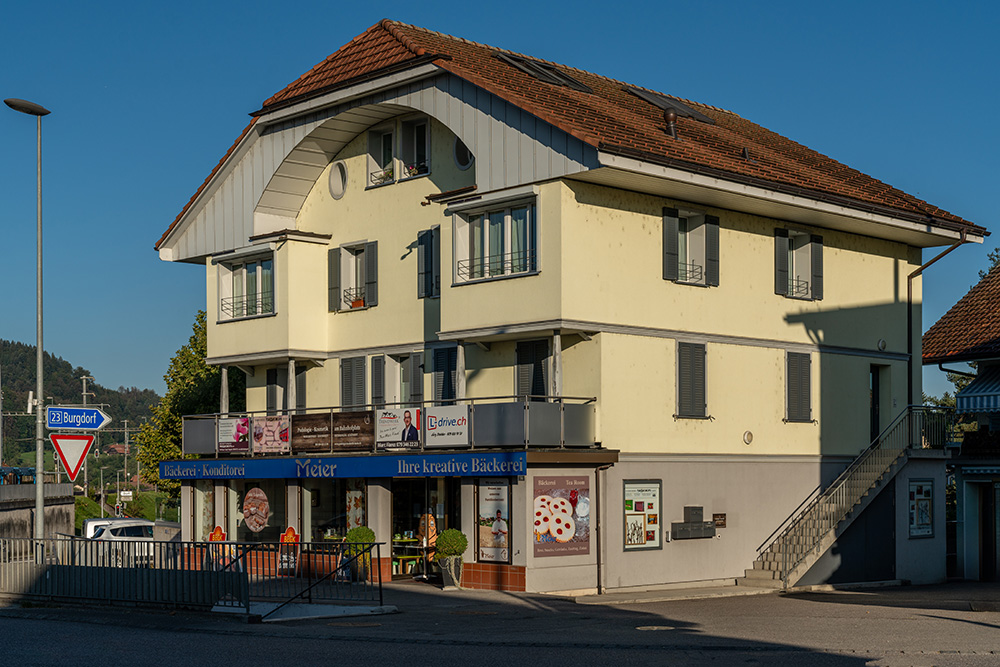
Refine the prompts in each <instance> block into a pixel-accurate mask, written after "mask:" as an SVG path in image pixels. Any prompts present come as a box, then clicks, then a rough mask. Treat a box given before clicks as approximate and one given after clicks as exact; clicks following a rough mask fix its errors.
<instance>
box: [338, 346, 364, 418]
mask: <svg viewBox="0 0 1000 667" xmlns="http://www.w3.org/2000/svg"><path fill="white" fill-rule="evenodd" d="M340 404H341V405H342V406H344V407H360V406H363V405H365V404H366V401H365V358H364V357H350V358H347V359H341V360H340Z"/></svg>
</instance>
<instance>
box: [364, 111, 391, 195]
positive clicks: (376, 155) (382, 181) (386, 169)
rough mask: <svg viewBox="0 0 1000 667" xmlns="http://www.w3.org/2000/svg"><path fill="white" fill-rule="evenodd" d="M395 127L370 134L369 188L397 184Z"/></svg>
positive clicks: (382, 128)
mask: <svg viewBox="0 0 1000 667" xmlns="http://www.w3.org/2000/svg"><path fill="white" fill-rule="evenodd" d="M393 129H394V128H393V126H386V127H380V128H376V129H374V130H371V131H370V132H369V133H368V187H375V186H378V185H386V184H389V183H395V182H396V178H395V173H396V169H395V167H396V151H395V145H394V143H393V139H394V137H395V133H394V132H393Z"/></svg>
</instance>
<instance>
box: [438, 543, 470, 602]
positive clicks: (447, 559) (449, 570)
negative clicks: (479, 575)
mask: <svg viewBox="0 0 1000 667" xmlns="http://www.w3.org/2000/svg"><path fill="white" fill-rule="evenodd" d="M434 547H435V551H434V560H435V561H437V563H438V564H439V565H440V566H441V578H442V579H443V580H444V587H445V588H461V587H462V554H464V553H465V550H466V549H467V548H468V547H469V540H468V538H467V537H466V536H465V533H463V532H462V531H460V530H455V529H454V528H449V529H448V530H444V531H442V532H440V533H438V536H437V541H436V542H435V543H434Z"/></svg>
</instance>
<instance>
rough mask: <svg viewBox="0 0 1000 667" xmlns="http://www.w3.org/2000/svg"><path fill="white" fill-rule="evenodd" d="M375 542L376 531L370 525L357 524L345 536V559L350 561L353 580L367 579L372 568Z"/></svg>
mask: <svg viewBox="0 0 1000 667" xmlns="http://www.w3.org/2000/svg"><path fill="white" fill-rule="evenodd" d="M374 543H375V531H374V530H372V529H371V528H369V527H368V526H355V527H354V528H351V529H350V530H349V531H347V536H346V537H345V538H344V559H345V560H347V561H349V563H348V567H349V568H350V574H351V581H367V580H368V573H369V571H370V570H371V564H372V556H371V550H370V547H371V545H372V544H374Z"/></svg>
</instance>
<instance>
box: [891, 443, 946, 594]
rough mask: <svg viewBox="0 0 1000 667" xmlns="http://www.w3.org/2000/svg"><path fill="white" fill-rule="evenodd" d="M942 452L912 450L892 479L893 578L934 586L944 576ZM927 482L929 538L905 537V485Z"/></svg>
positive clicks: (907, 516)
mask: <svg viewBox="0 0 1000 667" xmlns="http://www.w3.org/2000/svg"><path fill="white" fill-rule="evenodd" d="M945 460H946V455H945V453H944V452H940V451H934V450H914V451H913V452H912V453H911V454H910V460H909V462H908V463H907V464H906V465H905V466H904V467H903V469H902V470H900V471H899V474H898V475H897V476H896V563H897V565H896V578H897V579H905V580H907V581H911V582H912V583H914V584H934V583H938V582H941V581H944V580H945V579H946V578H947V576H948V573H947V560H946V554H947V539H946V531H945V484H946V480H945ZM917 480H920V481H923V480H930V481H931V482H932V483H933V484H934V498H933V517H932V519H931V520H932V522H933V524H934V535H933V536H932V537H912V538H911V537H910V536H909V520H910V518H909V496H908V493H909V486H910V482H911V481H917Z"/></svg>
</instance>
